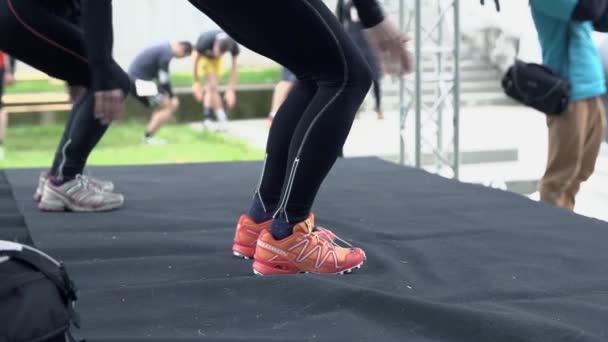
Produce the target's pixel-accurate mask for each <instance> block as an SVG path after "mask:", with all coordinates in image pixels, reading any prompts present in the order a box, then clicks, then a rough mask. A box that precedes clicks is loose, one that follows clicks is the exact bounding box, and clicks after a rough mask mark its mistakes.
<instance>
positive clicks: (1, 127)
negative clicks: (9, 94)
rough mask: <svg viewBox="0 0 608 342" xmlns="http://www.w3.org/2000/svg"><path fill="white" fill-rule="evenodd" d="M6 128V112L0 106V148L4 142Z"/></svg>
mask: <svg viewBox="0 0 608 342" xmlns="http://www.w3.org/2000/svg"><path fill="white" fill-rule="evenodd" d="M7 127H8V112H7V111H6V109H4V108H3V107H1V105H0V146H1V145H2V144H3V143H4V141H5V140H6V129H7Z"/></svg>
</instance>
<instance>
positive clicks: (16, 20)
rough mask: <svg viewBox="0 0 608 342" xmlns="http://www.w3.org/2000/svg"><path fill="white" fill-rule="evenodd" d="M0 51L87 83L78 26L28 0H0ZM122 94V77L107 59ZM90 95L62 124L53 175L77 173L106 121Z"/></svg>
mask: <svg viewBox="0 0 608 342" xmlns="http://www.w3.org/2000/svg"><path fill="white" fill-rule="evenodd" d="M0 32H2V34H1V35H0V50H3V51H5V52H6V53H8V54H10V55H11V56H13V57H15V58H16V59H18V60H21V61H23V62H25V63H27V64H29V65H31V66H33V67H35V68H37V69H39V70H41V71H43V72H45V73H47V74H48V75H50V76H52V77H55V78H58V79H61V80H64V81H66V82H68V83H69V84H70V85H79V86H83V87H85V88H89V86H90V85H91V73H90V71H89V65H88V61H87V56H86V51H85V44H84V36H83V32H82V30H81V29H80V28H79V27H78V26H76V25H75V24H73V23H71V22H69V21H68V20H67V19H64V18H61V17H59V16H57V15H55V14H53V13H51V12H49V11H48V10H46V9H44V8H42V7H41V6H40V4H39V2H37V1H34V0H0ZM113 68H115V70H114V72H115V73H116V74H117V75H123V77H121V88H122V89H123V91H124V92H125V94H128V90H129V88H130V81H129V78H128V76H127V75H126V74H125V73H124V72H123V71H122V70H121V69H120V67H119V66H118V64H116V62H114V63H113ZM93 108H94V94H93V93H92V92H91V91H89V90H87V92H86V94H85V95H84V96H83V97H82V98H81V99H80V100H79V102H78V103H77V104H75V105H74V106H73V108H72V110H71V112H70V116H69V118H68V121H67V123H66V126H65V130H64V132H63V136H62V138H61V142H60V144H59V147H58V148H57V152H56V154H55V159H54V161H53V167H52V169H51V175H52V176H54V177H56V178H58V179H59V180H70V179H72V178H74V177H75V175H76V174H79V173H82V171H83V169H84V166H85V164H86V161H87V158H88V156H89V154H90V153H91V151H92V150H93V148H94V147H95V145H96V144H97V143H98V142H99V140H100V139H101V137H102V136H103V134H104V133H105V131H106V129H107V126H105V125H102V124H101V123H100V122H99V121H98V120H96V119H95V117H94V114H93Z"/></svg>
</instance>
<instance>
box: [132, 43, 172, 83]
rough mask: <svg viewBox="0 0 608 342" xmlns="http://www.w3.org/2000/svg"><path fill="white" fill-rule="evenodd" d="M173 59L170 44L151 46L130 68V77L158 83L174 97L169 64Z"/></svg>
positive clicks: (140, 54) (141, 53) (136, 58)
mask: <svg viewBox="0 0 608 342" xmlns="http://www.w3.org/2000/svg"><path fill="white" fill-rule="evenodd" d="M172 59H173V49H172V48H171V44H170V43H168V42H167V43H163V44H160V45H154V46H151V47H149V48H147V49H145V50H144V51H142V52H140V53H139V55H137V57H135V60H133V62H132V63H131V65H130V66H129V76H131V78H133V79H139V80H144V81H154V80H156V81H158V83H159V85H160V87H161V88H162V89H163V90H164V91H166V92H167V93H169V95H172V94H173V92H172V90H171V80H170V78H169V63H171V60H172Z"/></svg>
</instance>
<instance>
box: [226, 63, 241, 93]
mask: <svg viewBox="0 0 608 342" xmlns="http://www.w3.org/2000/svg"><path fill="white" fill-rule="evenodd" d="M238 57H239V56H232V68H231V69H230V79H229V81H228V89H229V90H232V91H234V90H235V89H236V82H237V80H238V77H239V63H238Z"/></svg>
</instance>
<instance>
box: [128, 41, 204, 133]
mask: <svg viewBox="0 0 608 342" xmlns="http://www.w3.org/2000/svg"><path fill="white" fill-rule="evenodd" d="M191 54H192V44H190V43H189V42H186V41H181V42H180V41H174V42H165V43H162V44H158V45H154V46H150V47H148V48H146V49H144V50H143V51H142V52H140V53H139V54H138V55H137V57H135V60H133V62H132V63H131V65H130V66H129V71H128V73H129V76H130V77H131V79H133V80H134V82H135V84H136V87H135V88H134V89H132V90H133V92H132V93H133V95H134V97H135V98H136V99H137V100H139V102H141V103H142V104H143V105H144V106H146V107H148V108H152V110H153V113H152V117H151V118H150V121H149V122H148V126H147V128H146V131H145V132H144V136H143V138H142V143H144V144H148V145H164V144H166V141H165V140H163V139H158V138H155V137H154V135H155V134H156V132H158V130H159V129H160V127H161V126H162V125H163V124H165V123H166V122H167V121H169V120H170V119H171V117H172V116H173V114H174V113H175V112H176V111H177V108H178V107H179V100H178V99H177V96H175V94H174V93H173V88H172V86H171V77H170V73H169V64H170V63H171V60H173V58H185V57H188V56H190V55H191ZM139 80H143V81H155V82H156V84H155V87H156V88H157V89H156V94H155V95H150V96H145V95H138V94H137V92H138V89H137V84H138V81H139Z"/></svg>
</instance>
